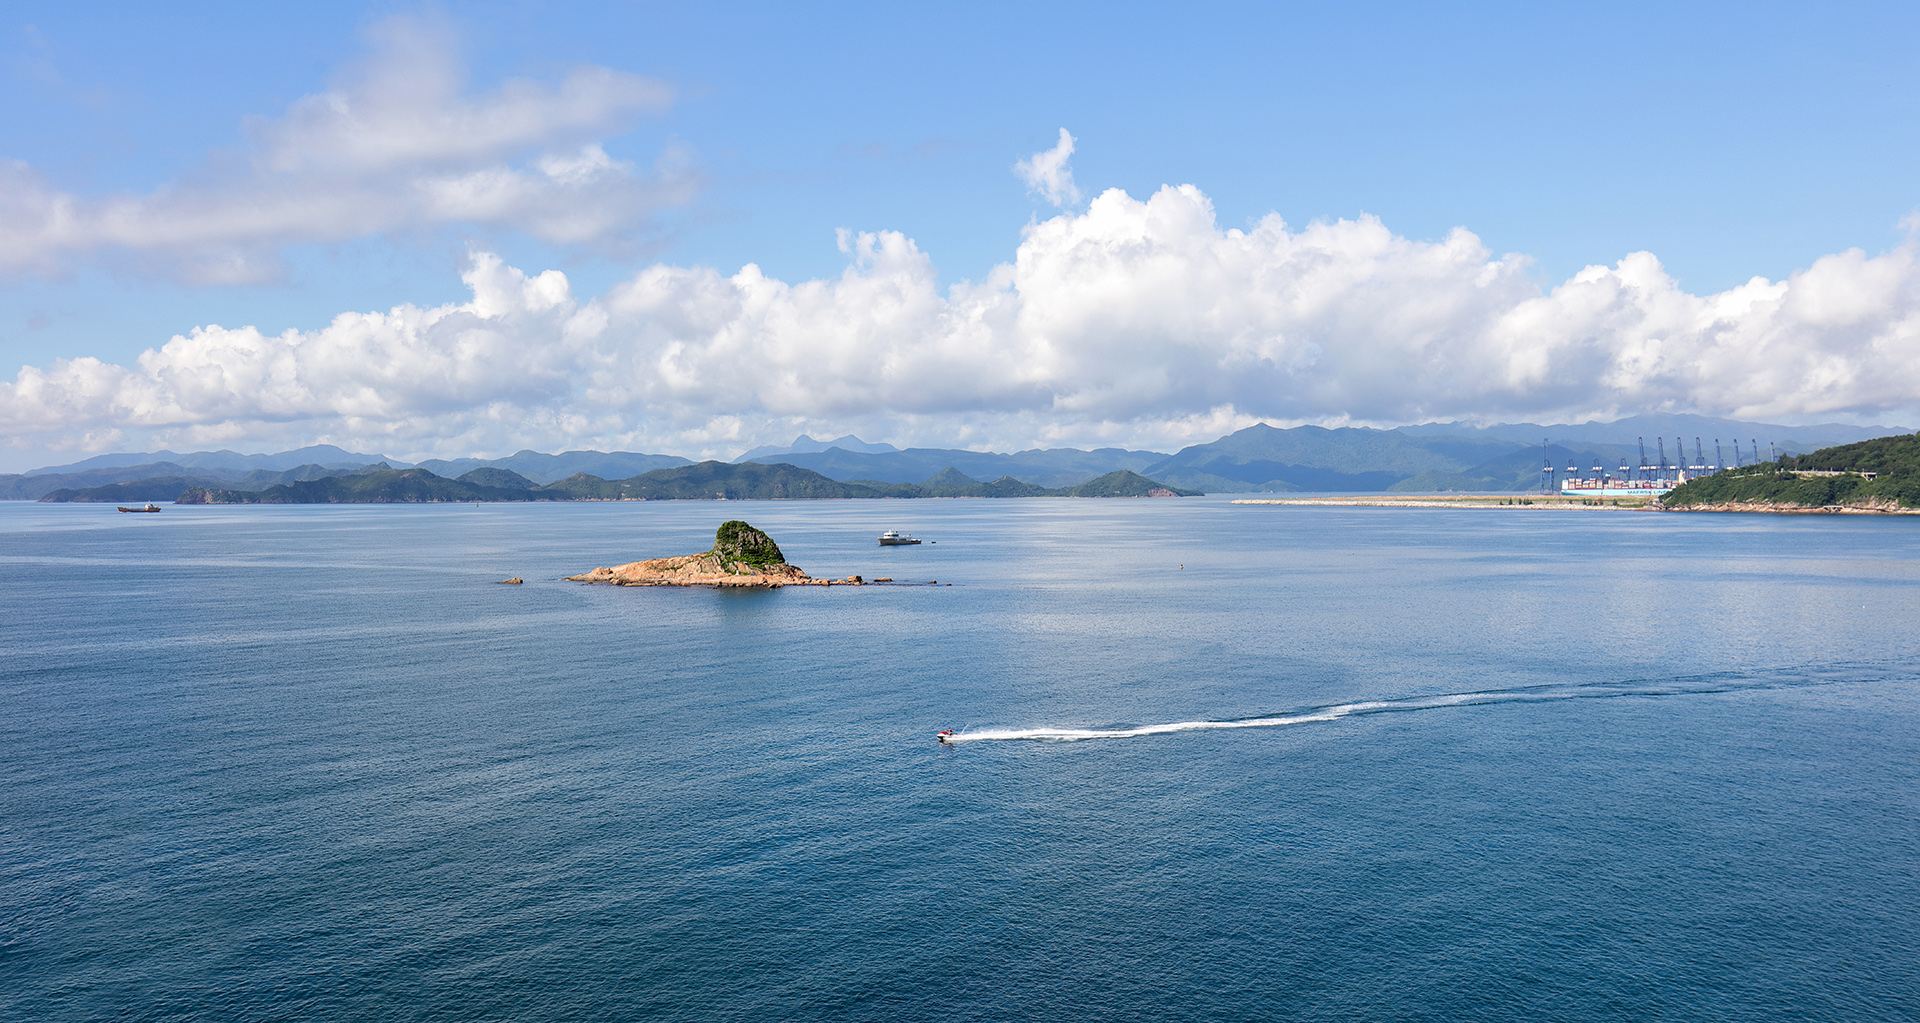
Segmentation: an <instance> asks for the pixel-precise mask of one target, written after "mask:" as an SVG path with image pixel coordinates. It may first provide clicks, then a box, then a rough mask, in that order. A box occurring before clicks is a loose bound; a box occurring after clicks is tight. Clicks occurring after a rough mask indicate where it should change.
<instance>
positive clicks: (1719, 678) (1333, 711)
mask: <svg viewBox="0 0 1920 1023" xmlns="http://www.w3.org/2000/svg"><path fill="white" fill-rule="evenodd" d="M1831 681H1836V680H1834V679H1817V678H1806V677H1804V676H1803V677H1801V678H1797V679H1791V678H1780V677H1771V678H1751V677H1749V678H1730V677H1727V676H1724V675H1715V676H1704V677H1698V678H1687V679H1673V680H1668V681H1659V682H1655V681H1636V682H1623V683H1584V684H1578V685H1573V684H1548V685H1540V686H1527V687H1523V688H1518V689H1486V690H1479V691H1475V692H1466V693H1436V694H1432V695H1427V696H1409V697H1405V698H1403V699H1398V700H1366V701H1361V702H1356V703H1341V704H1335V705H1333V706H1328V707H1312V708H1306V709H1303V710H1296V711H1286V712H1282V713H1278V714H1263V715H1258V716H1254V717H1248V718H1236V719H1233V720H1228V721H1172V722H1168V723H1166V724H1156V725H1128V726H1117V727H1111V728H980V729H971V730H964V731H960V732H957V733H955V734H953V735H951V736H948V737H947V739H946V741H947V742H949V743H962V742H996V741H1009V740H1016V741H1017V740H1026V741H1034V742H1081V741H1084V740H1088V739H1135V738H1139V737H1141V736H1147V735H1170V734H1173V733H1175V732H1206V731H1216V730H1221V729H1228V728H1282V727H1285V726H1287V725H1304V724H1311V723H1315V722H1323V721H1337V720H1339V719H1341V718H1345V717H1354V716H1357V715H1362V714H1382V713H1392V712H1400V711H1416V710H1432V709H1435V708H1439V707H1461V706H1478V705H1481V704H1495V703H1535V702H1541V701H1547V700H1582V699H1585V700H1593V699H1606V698H1610V697H1620V696H1647V697H1652V696H1678V695H1683V694H1689V693H1722V692H1728V691H1731V690H1737V689H1771V688H1776V687H1780V686H1791V685H1818V684H1824V683H1827V682H1831Z"/></svg>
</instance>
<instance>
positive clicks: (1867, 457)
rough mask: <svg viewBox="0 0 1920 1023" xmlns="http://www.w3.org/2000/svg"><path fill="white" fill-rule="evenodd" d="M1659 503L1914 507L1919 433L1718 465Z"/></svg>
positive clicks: (1918, 497)
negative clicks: (1768, 459)
mask: <svg viewBox="0 0 1920 1023" xmlns="http://www.w3.org/2000/svg"><path fill="white" fill-rule="evenodd" d="M1868 473H1871V474H1873V477H1872V478H1871V479H1869V478H1868V477H1867V475H1866V474H1868ZM1661 503H1662V504H1664V505H1665V506H1666V507H1668V508H1696V507H1701V506H1706V505H1752V506H1754V507H1755V508H1765V507H1781V508H1826V507H1835V506H1838V507H1848V508H1896V507H1898V508H1920V434H1903V435H1901V436H1897V437H1879V438H1876V439H1874V440H1868V441H1860V442H1858V443H1854V444H1842V445H1839V446H1838V447H1831V448H1821V449H1820V450H1818V451H1815V452H1812V453H1811V454H1805V455H1796V456H1782V457H1781V458H1780V460H1779V461H1778V462H1761V463H1758V464H1756V465H1746V466H1741V467H1740V468H1738V469H1723V470H1721V471H1720V472H1717V473H1714V474H1713V475H1711V476H1703V477H1701V478H1699V479H1694V480H1688V481H1687V482H1686V483H1684V484H1681V485H1680V486H1678V487H1675V488H1674V489H1673V492H1672V493H1670V494H1668V495H1667V496H1666V499H1665V500H1664V501H1662V502H1661Z"/></svg>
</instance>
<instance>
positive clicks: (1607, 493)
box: [1560, 473, 1687, 498]
mask: <svg viewBox="0 0 1920 1023" xmlns="http://www.w3.org/2000/svg"><path fill="white" fill-rule="evenodd" d="M1686 481H1687V474H1686V473H1680V474H1679V475H1677V476H1669V477H1666V478H1664V479H1638V480H1622V479H1613V478H1611V477H1605V478H1600V479H1586V480H1561V481H1560V496H1562V497H1648V498H1653V497H1665V496H1666V495H1667V493H1668V492H1669V491H1671V490H1672V489H1673V488H1674V487H1677V486H1679V485H1680V484H1682V483H1685V482H1686Z"/></svg>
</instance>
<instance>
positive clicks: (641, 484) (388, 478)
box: [41, 462, 1198, 504]
mask: <svg viewBox="0 0 1920 1023" xmlns="http://www.w3.org/2000/svg"><path fill="white" fill-rule="evenodd" d="M157 482H158V481H152V483H156V484H157ZM126 486H128V485H127V484H111V485H109V486H106V487H101V488H96V489H95V490H93V491H80V492H77V493H76V492H73V491H56V492H55V493H52V494H49V495H47V496H46V497H43V498H41V500H42V501H98V500H114V501H130V500H141V499H142V498H133V497H126V496H121V495H122V494H123V493H128V492H126V491H123V490H122V489H120V488H123V487H126ZM107 495H112V496H111V497H109V496H107ZM1183 496H1198V495H1197V494H1195V493H1194V492H1193V491H1185V490H1178V489H1175V488H1171V487H1166V486H1163V485H1162V484H1160V483H1156V482H1155V481H1153V480H1150V479H1147V478H1145V477H1143V476H1140V475H1138V474H1136V473H1132V472H1128V471H1127V470H1125V469H1120V470H1116V471H1114V472H1110V473H1107V474H1105V475H1103V476H1099V477H1096V478H1094V479H1092V480H1089V481H1087V482H1085V483H1082V484H1080V485H1078V486H1075V487H1067V488H1059V489H1053V488H1047V487H1041V486H1036V485H1034V484H1032V483H1022V482H1021V481H1019V480H1016V479H1013V478H1012V477H1003V478H1001V479H998V480H995V481H993V482H991V483H981V482H979V481H977V480H973V479H969V478H967V477H966V476H964V475H961V474H960V473H958V472H956V471H954V470H952V469H948V470H946V471H945V472H943V473H941V474H939V475H937V476H936V477H934V478H931V479H928V480H926V481H924V482H923V483H881V482H877V481H868V482H856V483H842V482H839V481H837V480H831V479H828V478H827V477H825V476H822V475H820V474H819V473H817V472H814V471H813V470H811V469H802V468H800V467H798V466H794V465H787V464H785V463H778V462H776V463H773V464H770V465H768V464H761V463H759V462H741V463H728V462H699V463H697V464H693V465H681V466H674V467H673V468H670V469H655V470H654V471H652V472H648V473H642V474H640V475H638V476H634V477H632V478H631V479H624V480H606V479H601V478H600V477H598V476H593V475H589V474H587V473H580V474H578V475H574V476H569V477H567V478H566V479H563V480H560V481H559V482H557V483H550V484H547V485H545V486H538V485H536V484H534V483H533V481H531V480H529V479H527V478H526V477H524V476H521V475H519V474H517V473H514V472H512V471H510V470H507V469H500V468H495V467H493V466H484V467H482V468H479V469H474V470H472V471H470V472H467V473H465V474H464V475H462V476H460V477H459V478H458V479H447V478H446V477H444V476H439V475H436V474H435V473H433V472H432V471H430V470H428V469H425V468H422V467H420V466H414V467H412V468H409V469H390V468H386V467H384V466H383V467H380V468H377V469H373V470H372V471H369V472H364V473H357V474H352V475H344V476H326V477H319V478H315V479H307V480H295V481H292V482H289V483H281V484H276V485H274V486H270V487H267V488H265V489H263V490H230V489H214V488H208V487H198V486H190V487H187V488H185V489H183V490H181V491H180V492H179V493H178V494H177V495H176V496H175V497H174V498H173V500H174V501H175V502H176V503H179V504H427V503H452V502H468V501H473V502H490V501H688V500H696V501H697V500H709V501H710V500H715V499H729V500H752V501H769V500H816V499H847V498H883V497H893V498H923V497H1183ZM145 499H146V500H151V499H152V498H145Z"/></svg>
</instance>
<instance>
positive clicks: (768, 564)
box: [567, 519, 864, 587]
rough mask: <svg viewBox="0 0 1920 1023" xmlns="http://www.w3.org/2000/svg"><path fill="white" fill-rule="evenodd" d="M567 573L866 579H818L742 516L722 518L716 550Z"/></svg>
mask: <svg viewBox="0 0 1920 1023" xmlns="http://www.w3.org/2000/svg"><path fill="white" fill-rule="evenodd" d="M567 579H568V580H569V581H571V582H580V583H611V584H613V585H615V586H762V587H778V586H859V585H862V583H863V582H864V580H862V579H861V578H860V577H859V576H857V575H850V576H848V577H846V578H845V579H815V578H814V577H812V576H810V575H808V574H807V573H805V572H802V571H801V570H800V569H799V567H798V566H795V565H789V564H787V559H786V556H785V555H783V554H781V553H780V545H779V544H777V543H774V542H773V538H772V537H770V536H768V535H767V534H765V533H763V532H761V531H760V530H758V529H755V528H753V527H752V526H750V525H747V524H746V523H745V522H742V521H740V520H738V519H733V520H731V521H728V522H723V523H721V524H720V528H719V529H718V530H715V531H714V535H713V549H711V550H707V551H702V552H700V553H699V554H684V555H681V556H680V557H677V558H653V559H651V560H648V561H634V562H629V563H628V564H625V565H615V566H613V567H611V568H596V569H594V570H593V571H591V572H586V573H583V574H581V575H570V576H567Z"/></svg>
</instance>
